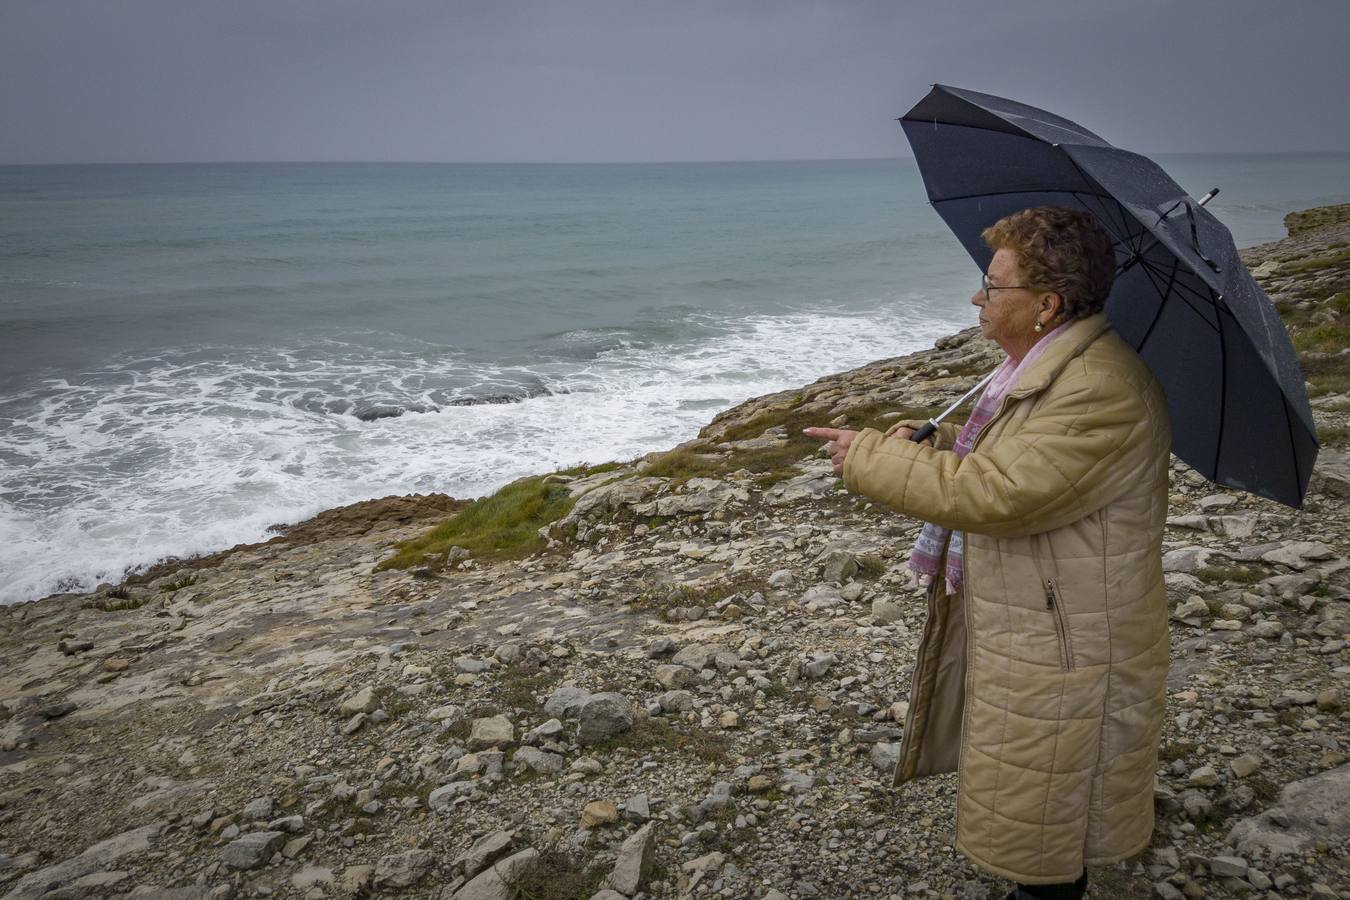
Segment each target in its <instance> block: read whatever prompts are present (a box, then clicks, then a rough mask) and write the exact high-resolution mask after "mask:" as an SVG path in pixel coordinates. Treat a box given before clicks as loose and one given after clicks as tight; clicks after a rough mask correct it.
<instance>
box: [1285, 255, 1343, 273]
mask: <svg viewBox="0 0 1350 900" xmlns="http://www.w3.org/2000/svg"><path fill="white" fill-rule="evenodd" d="M1347 263H1350V250H1340V251H1337V252H1336V253H1331V254H1328V255H1326V256H1311V257H1308V258H1307V259H1298V260H1293V261H1291V262H1287V263H1285V264H1284V265H1283V266H1281V268H1282V269H1283V270H1284V271H1285V272H1288V273H1291V274H1303V273H1306V272H1318V271H1321V270H1322V269H1330V268H1331V267H1332V266H1340V265H1345V264H1347Z"/></svg>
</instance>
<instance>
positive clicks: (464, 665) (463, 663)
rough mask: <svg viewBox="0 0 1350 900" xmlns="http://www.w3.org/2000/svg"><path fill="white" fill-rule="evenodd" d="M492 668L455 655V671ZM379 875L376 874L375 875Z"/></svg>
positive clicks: (480, 660)
mask: <svg viewBox="0 0 1350 900" xmlns="http://www.w3.org/2000/svg"><path fill="white" fill-rule="evenodd" d="M490 668H492V663H490V662H488V661H487V660H485V659H474V658H473V657H472V656H456V657H455V671H456V672H461V673H464V674H469V675H477V674H479V673H480V672H486V671H487V670H488V669H490ZM376 877H377V878H378V877H379V876H378V875H377V876H376Z"/></svg>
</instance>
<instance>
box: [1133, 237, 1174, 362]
mask: <svg viewBox="0 0 1350 900" xmlns="http://www.w3.org/2000/svg"><path fill="white" fill-rule="evenodd" d="M1180 264H1181V262H1180V260H1174V261H1173V262H1172V271H1171V272H1170V273H1168V276H1167V289H1166V290H1165V291H1163V292H1162V295H1161V297H1162V299H1160V300H1159V301H1158V308H1157V309H1155V310H1154V311H1153V321H1151V322H1149V323H1148V328H1147V329H1145V331H1144V336H1143V337H1142V338H1140V339H1139V344H1138V345H1137V346H1136V347H1135V348H1134V352H1136V353H1138V352H1139V351H1141V350H1143V349H1144V345H1145V344H1147V343H1148V339H1149V338H1150V337H1151V336H1152V335H1153V329H1154V328H1156V327H1157V325H1158V320H1159V319H1161V318H1162V311H1163V306H1164V305H1165V304H1166V303H1167V295H1168V294H1170V293H1172V285H1173V283H1174V282H1175V281H1176V280H1177V266H1179V265H1180ZM1144 274H1145V275H1148V274H1149V271H1148V267H1147V266H1146V267H1144ZM1149 280H1150V281H1152V280H1153V279H1152V278H1150V279H1149Z"/></svg>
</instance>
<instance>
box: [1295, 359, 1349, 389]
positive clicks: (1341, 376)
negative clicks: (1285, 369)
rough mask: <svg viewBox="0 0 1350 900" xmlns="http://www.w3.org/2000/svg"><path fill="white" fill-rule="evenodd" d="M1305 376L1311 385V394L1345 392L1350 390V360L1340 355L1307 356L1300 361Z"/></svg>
mask: <svg viewBox="0 0 1350 900" xmlns="http://www.w3.org/2000/svg"><path fill="white" fill-rule="evenodd" d="M1299 365H1300V366H1301V368H1302V369H1303V378H1304V380H1305V381H1307V382H1308V384H1309V385H1311V390H1309V392H1308V393H1309V394H1310V395H1312V396H1314V397H1320V396H1322V395H1324V394H1343V393H1346V392H1347V391H1350V361H1347V360H1346V358H1345V357H1343V356H1340V355H1339V354H1338V355H1336V356H1323V357H1311V358H1305V359H1302V360H1300V361H1299Z"/></svg>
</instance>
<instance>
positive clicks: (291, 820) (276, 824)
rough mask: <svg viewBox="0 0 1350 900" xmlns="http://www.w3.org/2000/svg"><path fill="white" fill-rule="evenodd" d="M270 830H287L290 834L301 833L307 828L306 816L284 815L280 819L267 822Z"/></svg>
mask: <svg viewBox="0 0 1350 900" xmlns="http://www.w3.org/2000/svg"><path fill="white" fill-rule="evenodd" d="M267 830H268V831H286V832H289V833H290V834H299V833H300V832H302V831H304V830H305V817H304V816H282V817H281V818H280V819H273V820H272V821H270V822H268V823H267Z"/></svg>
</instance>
